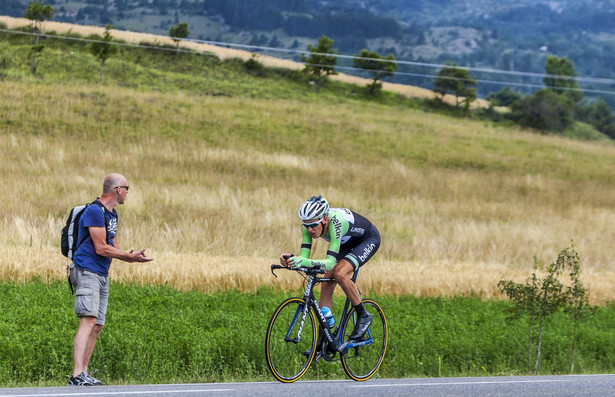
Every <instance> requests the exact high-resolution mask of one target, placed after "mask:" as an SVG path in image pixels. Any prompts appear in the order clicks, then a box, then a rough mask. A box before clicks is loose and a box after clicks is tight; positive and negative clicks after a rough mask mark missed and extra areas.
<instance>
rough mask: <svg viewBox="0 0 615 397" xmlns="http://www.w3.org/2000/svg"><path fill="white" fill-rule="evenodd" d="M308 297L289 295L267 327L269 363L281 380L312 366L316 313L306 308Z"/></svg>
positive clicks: (287, 380) (293, 379)
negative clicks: (306, 298) (291, 296)
mask: <svg viewBox="0 0 615 397" xmlns="http://www.w3.org/2000/svg"><path fill="white" fill-rule="evenodd" d="M304 308H305V300H303V299H301V298H289V299H287V300H285V301H284V302H282V303H281V304H280V306H278V308H277V309H276V310H275V312H274V313H273V315H272V316H271V320H270V321H269V326H268V327H267V335H266V337H265V352H266V356H267V366H268V367H269V370H270V371H271V373H272V374H273V376H274V377H275V378H276V379H277V380H279V381H280V382H284V383H290V382H294V381H296V380H297V379H299V378H300V377H301V376H302V375H303V374H304V373H305V371H307V369H308V368H309V366H310V363H311V362H312V359H313V358H314V353H315V350H316V349H315V347H316V321H315V318H314V313H313V312H312V311H311V310H309V308H308V310H307V312H305V311H304Z"/></svg>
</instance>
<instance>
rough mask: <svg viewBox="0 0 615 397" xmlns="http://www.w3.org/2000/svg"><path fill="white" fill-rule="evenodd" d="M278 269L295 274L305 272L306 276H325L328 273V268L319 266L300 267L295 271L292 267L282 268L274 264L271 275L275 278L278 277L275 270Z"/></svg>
mask: <svg viewBox="0 0 615 397" xmlns="http://www.w3.org/2000/svg"><path fill="white" fill-rule="evenodd" d="M276 269H286V270H292V271H295V272H303V273H306V274H325V273H326V272H327V268H326V267H324V266H322V265H319V266H314V267H305V266H302V267H299V268H297V269H293V268H290V267H286V266H282V265H277V264H273V265H271V274H273V275H274V276H276V277H278V276H277V275H276V274H275V273H274V270H276Z"/></svg>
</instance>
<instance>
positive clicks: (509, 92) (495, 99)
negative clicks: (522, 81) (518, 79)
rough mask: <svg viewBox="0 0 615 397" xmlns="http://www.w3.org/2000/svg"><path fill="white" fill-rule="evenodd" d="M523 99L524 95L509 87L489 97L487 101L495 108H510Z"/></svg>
mask: <svg viewBox="0 0 615 397" xmlns="http://www.w3.org/2000/svg"><path fill="white" fill-rule="evenodd" d="M521 98H522V95H521V94H520V93H518V92H517V91H515V90H513V89H512V88H510V87H509V86H504V87H503V88H502V89H501V90H499V91H497V92H492V93H490V94H489V95H487V100H488V101H489V102H491V103H492V104H493V105H494V106H510V105H512V104H513V103H515V102H516V101H518V100H519V99H521Z"/></svg>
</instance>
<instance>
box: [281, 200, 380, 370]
mask: <svg viewBox="0 0 615 397" xmlns="http://www.w3.org/2000/svg"><path fill="white" fill-rule="evenodd" d="M299 218H300V219H301V221H302V224H303V228H302V229H303V241H302V243H301V255H300V256H294V255H292V254H289V253H286V254H282V256H281V257H280V263H281V264H282V265H283V266H287V267H292V268H298V267H313V266H316V265H318V266H322V265H324V266H325V267H326V269H327V273H326V274H325V277H333V278H334V279H335V283H322V284H321V287H320V288H321V293H320V307H327V308H331V307H333V306H332V305H333V291H334V289H335V286H336V285H337V284H339V285H340V286H341V287H342V290H344V293H345V294H346V296H347V297H348V299H349V300H350V302H351V303H352V305H353V306H354V307H355V309H356V311H357V317H358V318H357V322H356V324H355V328H354V330H353V331H352V334H350V336H349V337H350V339H355V340H359V339H361V338H362V337H363V335H364V334H365V332H366V331H367V328H369V326H370V324H371V323H372V316H371V314H369V313H368V312H367V311H366V310H365V308H364V307H363V303H361V295H360V294H359V290H358V288H357V286H356V285H355V283H354V282H353V281H352V275H353V273H354V272H355V271H357V270H359V267H361V266H363V265H364V264H365V263H366V262H367V261H369V260H370V259H371V258H372V256H374V254H375V253H376V251H378V248H379V247H380V233H379V232H378V229H377V228H376V226H374V225H373V224H372V223H371V222H370V221H369V220H367V219H366V218H365V217H363V216H361V215H359V214H357V213H356V212H354V211H351V210H349V209H347V208H331V209H329V203H328V202H327V200H326V199H325V198H324V197H321V196H312V197H310V198H309V199H308V200H307V201H306V202H304V203H303V204H302V205H301V207H300V208H299ZM320 237H322V238H323V239H325V240H326V241H328V242H329V248H328V249H327V257H326V259H309V258H310V252H311V250H312V241H313V240H314V239H317V238H320ZM322 342H324V339H323V338H322V334H321V335H319V341H318V344H317V349H318V351H317V353H316V359H317V360H318V359H319V358H320V355H321V353H320V348H319V347H320V346H321V343H322Z"/></svg>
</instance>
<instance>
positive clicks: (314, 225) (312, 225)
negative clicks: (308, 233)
mask: <svg viewBox="0 0 615 397" xmlns="http://www.w3.org/2000/svg"><path fill="white" fill-rule="evenodd" d="M320 222H322V219H321V220H319V221H318V222H314V223H304V224H303V227H305V228H306V229H307V228H308V227H309V228H312V229H313V228H315V227H316V226H318V225H320Z"/></svg>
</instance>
